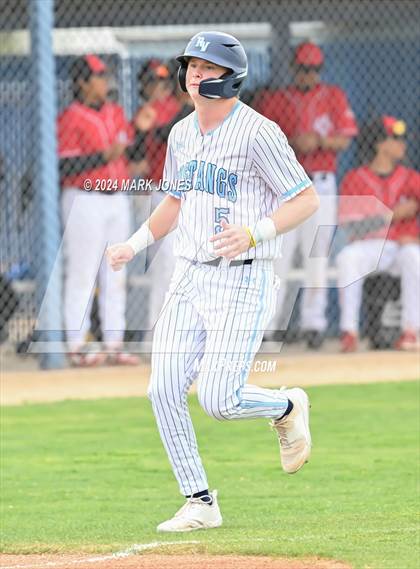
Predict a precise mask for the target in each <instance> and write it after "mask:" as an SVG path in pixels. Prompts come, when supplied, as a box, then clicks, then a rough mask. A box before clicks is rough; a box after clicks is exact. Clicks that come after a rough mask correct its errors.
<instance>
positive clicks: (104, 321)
mask: <svg viewBox="0 0 420 569" xmlns="http://www.w3.org/2000/svg"><path fill="white" fill-rule="evenodd" d="M71 79H72V81H73V87H74V96H75V100H74V102H73V103H72V104H71V105H70V106H69V107H67V108H66V109H65V110H64V111H63V113H62V114H61V115H60V116H59V118H58V146H59V156H60V177H61V185H62V188H63V191H62V215H63V222H64V237H63V240H64V263H65V265H64V270H65V277H64V279H65V280H64V323H65V330H66V336H67V342H68V348H69V351H70V361H71V363H72V364H73V365H80V366H92V365H100V364H102V363H105V361H106V360H107V359H108V361H109V362H110V363H114V364H131V365H133V364H137V363H138V358H137V357H136V356H133V355H130V354H126V353H124V352H123V351H122V347H123V338H124V331H125V307H126V306H125V305H126V272H125V271H122V272H121V273H118V274H115V273H113V272H112V271H111V270H110V269H109V267H108V266H107V263H106V262H102V259H103V255H104V251H105V249H106V246H107V242H109V241H111V242H112V241H115V240H120V239H125V238H126V237H127V236H128V234H129V231H130V215H129V202H128V197H127V196H126V195H124V194H123V193H122V192H119V191H118V189H119V188H120V187H121V184H122V183H123V181H124V180H127V179H128V178H129V171H128V160H127V158H126V156H125V152H126V149H127V147H128V144H129V143H130V141H131V139H132V137H133V132H132V129H131V127H130V125H129V123H128V121H127V119H126V118H125V115H124V111H123V109H122V107H121V106H119V105H117V104H115V103H112V102H108V101H107V94H108V80H107V68H106V66H105V64H104V63H103V61H102V60H101V59H99V57H97V56H95V55H87V56H85V57H81V58H78V59H77V60H76V61H75V62H74V64H73V66H72V68H71ZM97 278H98V283H99V299H98V300H99V313H100V320H101V325H102V333H103V341H104V344H105V347H106V350H107V351H109V352H110V353H109V355H108V356H107V355H106V354H103V353H97V352H95V353H93V352H90V351H89V350H88V349H87V346H86V345H85V340H86V334H87V332H88V330H89V326H90V311H91V306H92V299H93V292H94V289H95V286H96V279H97Z"/></svg>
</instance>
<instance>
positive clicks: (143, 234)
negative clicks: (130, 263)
mask: <svg viewBox="0 0 420 569" xmlns="http://www.w3.org/2000/svg"><path fill="white" fill-rule="evenodd" d="M154 242H155V238H154V237H153V233H152V232H151V231H150V229H149V224H148V223H147V221H145V222H144V223H143V225H142V226H141V227H140V229H139V230H138V231H136V232H135V233H134V235H132V236H131V237H130V239H128V240H127V241H126V243H127V245H130V247H132V249H133V251H134V254H135V255H137V253H139V252H140V251H141V250H142V249H146V247H148V246H149V245H152V244H153V243H154Z"/></svg>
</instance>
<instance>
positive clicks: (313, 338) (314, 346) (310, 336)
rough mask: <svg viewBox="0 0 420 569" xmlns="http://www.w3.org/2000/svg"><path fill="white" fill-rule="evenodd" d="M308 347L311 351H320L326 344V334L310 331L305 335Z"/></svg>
mask: <svg viewBox="0 0 420 569" xmlns="http://www.w3.org/2000/svg"><path fill="white" fill-rule="evenodd" d="M305 338H306V345H307V346H308V348H309V349H310V350H319V348H320V347H321V346H322V344H323V343H324V338H325V336H324V333H323V332H320V331H319V330H308V331H307V332H306V333H305Z"/></svg>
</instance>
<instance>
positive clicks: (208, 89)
mask: <svg viewBox="0 0 420 569" xmlns="http://www.w3.org/2000/svg"><path fill="white" fill-rule="evenodd" d="M191 57H199V58H200V59H205V60H206V61H210V62H211V63H215V64H216V65H221V66H222V67H227V68H228V69H229V72H228V73H225V74H224V75H223V76H222V77H220V78H219V79H205V80H204V81H201V83H200V87H199V90H198V92H199V94H200V95H202V96H203V97H207V98H208V99H230V98H231V97H236V96H237V95H238V94H239V91H240V88H241V85H242V83H243V81H244V79H245V77H246V76H247V72H248V60H247V57H246V53H245V50H244V48H243V47H242V45H241V44H240V42H239V41H238V40H237V39H236V38H235V37H233V36H231V35H229V34H224V33H223V32H200V33H199V34H196V35H195V36H194V37H193V38H192V39H191V40H190V41H189V43H188V45H187V47H186V48H185V51H184V53H183V54H182V55H180V56H179V57H177V58H176V59H177V61H179V62H180V63H181V67H180V68H179V70H178V79H179V84H180V85H181V89H182V90H183V91H186V90H187V86H186V83H185V78H186V74H187V67H188V61H189V59H190V58H191Z"/></svg>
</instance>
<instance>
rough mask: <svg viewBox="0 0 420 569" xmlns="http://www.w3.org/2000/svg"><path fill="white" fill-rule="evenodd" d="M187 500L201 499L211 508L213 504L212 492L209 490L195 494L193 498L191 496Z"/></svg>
mask: <svg viewBox="0 0 420 569" xmlns="http://www.w3.org/2000/svg"><path fill="white" fill-rule="evenodd" d="M185 497H186V498H191V497H192V498H200V499H201V501H202V502H204V503H205V504H208V505H209V506H211V505H212V504H213V498H212V497H211V496H210V492H209V490H208V488H207V490H201V492H196V493H195V494H193V495H192V496H191V494H190V495H189V496H185Z"/></svg>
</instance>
